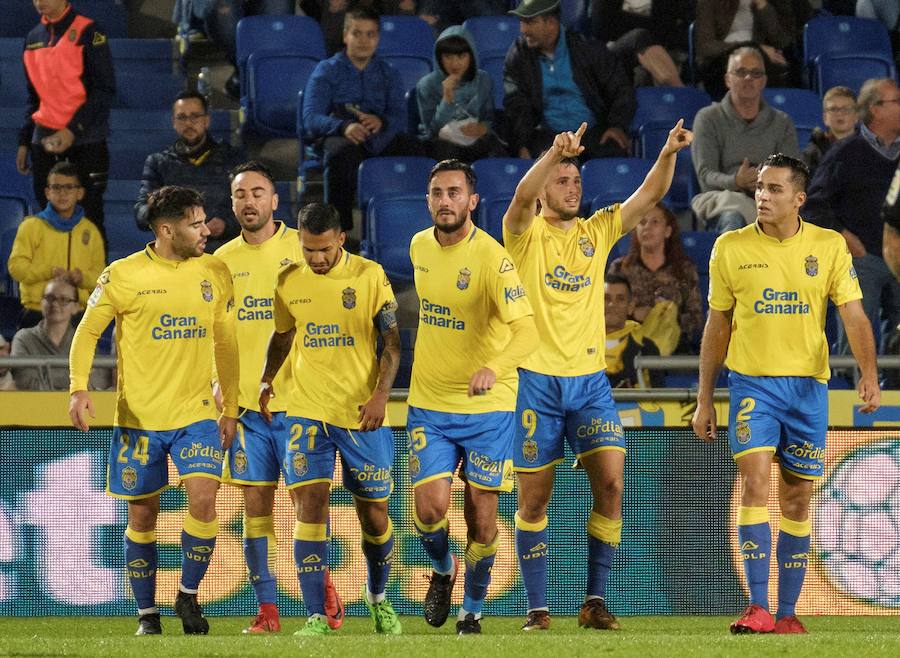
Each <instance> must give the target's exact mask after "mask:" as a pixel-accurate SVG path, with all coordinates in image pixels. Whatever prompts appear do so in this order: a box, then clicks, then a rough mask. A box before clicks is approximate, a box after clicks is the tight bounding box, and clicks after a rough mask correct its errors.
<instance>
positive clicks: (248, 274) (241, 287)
mask: <svg viewBox="0 0 900 658" xmlns="http://www.w3.org/2000/svg"><path fill="white" fill-rule="evenodd" d="M276 225H277V226H278V229H277V230H276V232H275V235H273V236H272V237H271V238H269V239H268V240H266V241H265V242H263V243H262V244H250V243H249V242H247V241H246V240H245V239H244V236H243V234H241V235H239V236H237V237H236V238H235V239H234V240H231V241H230V242H228V243H226V244H224V245H222V246H221V247H219V248H218V249H217V250H216V256H218V257H219V258H221V259H222V260H223V261H224V262H225V264H226V265H227V266H228V269H229V270H231V282H232V284H233V285H234V302H235V321H236V322H237V339H238V344H239V345H240V346H241V392H240V396H239V397H238V403H239V404H240V405H241V406H242V407H244V408H245V409H252V410H253V411H259V381H260V379H261V377H262V372H263V367H264V366H265V364H266V352H267V351H268V349H269V338H271V336H272V332H273V331H274V330H275V307H274V298H273V294H274V291H275V283H276V280H277V279H278V272H279V271H281V270H282V269H284V268H285V267H286V266H288V265H290V264H291V263H298V262H300V261H301V260H302V259H303V254H302V252H301V250H300V240H299V238H298V237H297V230H296V229H292V228H288V227H287V226H286V225H285V224H283V223H282V222H276ZM292 356H293V355H292ZM292 356H291V357H288V360H287V361H285V364H284V366H283V367H282V368H281V370H279V371H278V374H277V375H276V376H275V380H274V381H273V382H272V388H274V389H275V391H276V393H277V394H278V395H277V397H274V398H272V400H271V401H270V402H269V411H286V410H287V401H288V390H289V388H290V381H291V375H290V371H291V367H290V364H291V362H292Z"/></svg>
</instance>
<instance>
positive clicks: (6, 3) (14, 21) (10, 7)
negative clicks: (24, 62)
mask: <svg viewBox="0 0 900 658" xmlns="http://www.w3.org/2000/svg"><path fill="white" fill-rule="evenodd" d="M0 16H2V17H3V20H2V21H0V37H18V38H20V39H24V38H25V36H26V35H27V34H28V33H29V32H30V31H31V28H33V27H34V26H35V25H37V24H38V20H39V18H40V17H39V16H38V15H37V12H36V11H35V10H34V3H33V2H32V0H0Z"/></svg>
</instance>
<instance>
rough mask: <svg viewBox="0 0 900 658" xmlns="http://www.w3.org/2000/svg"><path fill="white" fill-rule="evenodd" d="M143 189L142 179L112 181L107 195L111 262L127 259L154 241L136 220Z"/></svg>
mask: <svg viewBox="0 0 900 658" xmlns="http://www.w3.org/2000/svg"><path fill="white" fill-rule="evenodd" d="M140 189H141V181H139V180H111V181H109V183H108V184H107V186H106V194H104V196H103V211H104V213H105V215H106V219H105V220H104V222H103V226H104V228H105V229H106V243H107V259H108V260H109V262H110V263H111V262H113V261H114V260H118V259H119V258H124V257H125V256H128V255H130V254H133V253H134V252H136V251H140V250H141V249H143V248H144V246H145V245H146V244H147V243H148V242H150V241H152V240H153V234H152V233H151V232H150V231H142V230H140V229H139V228H138V227H137V223H136V222H135V220H134V202H135V201H136V200H137V196H138V192H139V191H140Z"/></svg>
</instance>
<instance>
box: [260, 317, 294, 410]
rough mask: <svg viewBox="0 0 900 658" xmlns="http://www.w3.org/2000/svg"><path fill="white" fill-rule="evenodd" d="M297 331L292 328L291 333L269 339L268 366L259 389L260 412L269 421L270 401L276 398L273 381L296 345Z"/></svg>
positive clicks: (273, 334) (279, 334)
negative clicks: (292, 347) (295, 336)
mask: <svg viewBox="0 0 900 658" xmlns="http://www.w3.org/2000/svg"><path fill="white" fill-rule="evenodd" d="M296 333H297V330H296V329H294V328H291V330H290V331H286V332H284V333H279V332H277V331H275V332H273V333H272V338H270V339H269V349H268V351H267V352H266V365H265V367H264V368H263V374H262V381H261V382H260V387H259V412H260V413H261V414H262V415H263V417H264V418H265V419H266V420H267V421H271V420H272V414H271V412H270V411H269V408H268V407H269V399H270V398H274V397H275V389H273V388H272V381H273V380H274V379H275V375H277V374H278V371H279V370H281V366H282V364H283V363H284V360H285V359H286V358H287V355H288V354H289V353H290V351H291V345H293V344H294V335H295V334H296Z"/></svg>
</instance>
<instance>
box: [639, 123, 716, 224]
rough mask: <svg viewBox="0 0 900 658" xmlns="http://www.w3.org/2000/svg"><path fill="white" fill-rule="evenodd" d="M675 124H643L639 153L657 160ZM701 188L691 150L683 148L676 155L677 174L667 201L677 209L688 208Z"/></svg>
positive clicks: (673, 179) (649, 158) (648, 158)
mask: <svg viewBox="0 0 900 658" xmlns="http://www.w3.org/2000/svg"><path fill="white" fill-rule="evenodd" d="M673 125H674V124H672V123H671V122H669V121H666V122H654V121H651V122H649V123H646V124H644V125H643V126H641V129H640V131H639V132H638V154H639V155H640V156H642V157H643V158H644V159H645V160H648V161H650V162H653V161H655V160H656V158H657V157H658V156H659V151H660V149H662V147H663V144H665V143H666V139H668V137H669V131H670V130H671V129H672V126H673ZM638 184H640V183H638ZM635 189H637V188H635ZM699 189H700V185H699V183H698V182H697V174H696V173H695V172H694V165H693V162H692V160H691V150H690V149H682V150H681V151H679V152H678V155H677V156H675V175H674V177H673V178H672V185H671V186H670V187H669V191H668V192H667V193H666V198H665V202H666V203H667V204H668V205H669V206H670V207H671V208H673V209H675V210H687V209H688V208H690V207H691V199H693V198H694V195H696V194H697V191H698V190H699Z"/></svg>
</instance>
